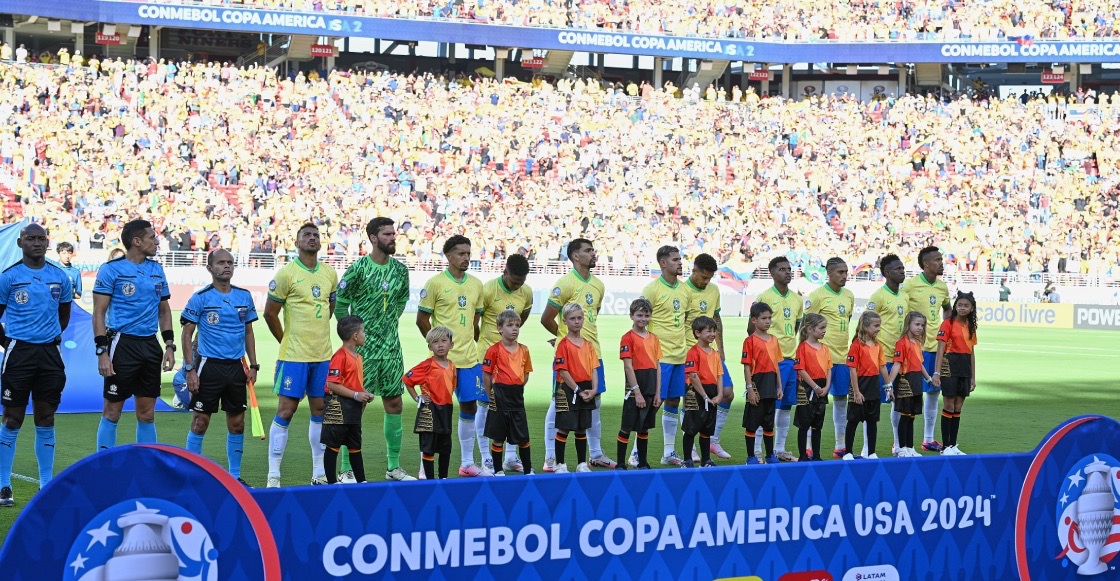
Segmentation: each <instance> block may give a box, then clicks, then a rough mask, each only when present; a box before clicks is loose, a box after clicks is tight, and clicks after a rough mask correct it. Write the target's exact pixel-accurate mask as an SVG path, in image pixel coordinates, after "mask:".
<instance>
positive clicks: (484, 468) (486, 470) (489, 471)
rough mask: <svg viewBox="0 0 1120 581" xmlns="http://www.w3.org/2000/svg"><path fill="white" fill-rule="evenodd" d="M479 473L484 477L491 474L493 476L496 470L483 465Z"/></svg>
mask: <svg viewBox="0 0 1120 581" xmlns="http://www.w3.org/2000/svg"><path fill="white" fill-rule="evenodd" d="M492 464H493V462H491V465H492ZM478 475H479V476H483V477H489V476H493V475H494V471H493V470H491V469H489V468H487V467H486V466H483V467H482V470H480V471H479V472H478Z"/></svg>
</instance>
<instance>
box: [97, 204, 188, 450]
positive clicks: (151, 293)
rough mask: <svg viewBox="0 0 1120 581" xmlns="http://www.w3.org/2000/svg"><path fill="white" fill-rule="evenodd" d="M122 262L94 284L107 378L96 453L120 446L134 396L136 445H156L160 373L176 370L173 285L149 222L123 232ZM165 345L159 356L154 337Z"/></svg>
mask: <svg viewBox="0 0 1120 581" xmlns="http://www.w3.org/2000/svg"><path fill="white" fill-rule="evenodd" d="M121 242H122V243H123V244H124V247H125V253H124V256H121V257H120V258H116V259H113V260H110V261H109V262H106V263H105V264H103V265H101V268H99V269H98V270H97V280H96V281H95V282H94V284H93V343H94V345H95V346H96V348H97V371H98V373H100V374H101V376H102V377H104V378H105V389H104V397H105V407H104V409H103V410H102V412H101V423H100V424H99V425H98V426H97V449H98V450H107V449H109V448H112V447H113V446H115V445H116V444H117V421H119V420H120V419H121V410H122V409H123V408H124V402H125V400H127V399H128V398H130V397H132V396H136V400H135V404H136V442H137V443H155V442H156V441H157V439H156V424H155V421H156V413H155V407H156V398H157V397H159V390H160V372H161V371H171V370H172V369H173V368H174V367H175V331H174V330H172V328H171V306H170V304H169V303H168V301H169V300H171V285H169V284H168V283H167V277H166V276H165V275H164V273H163V266H162V265H160V263H158V262H156V261H154V260H152V259H151V257H153V256H155V255H156V251H157V250H158V249H159V238H157V237H156V232H155V230H154V229H152V224H151V222H148V221H147V220H133V221H131V222H129V223H127V224H125V225H124V228H123V229H122V230H121ZM157 330H158V331H159V333H160V337H161V338H162V339H163V344H164V346H163V352H162V354H161V352H160V348H159V341H157V340H156V338H155V334H156V331H157Z"/></svg>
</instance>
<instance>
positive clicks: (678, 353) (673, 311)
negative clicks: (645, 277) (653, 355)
mask: <svg viewBox="0 0 1120 581" xmlns="http://www.w3.org/2000/svg"><path fill="white" fill-rule="evenodd" d="M642 296H643V297H645V299H646V300H648V301H649V302H650V304H652V305H653V316H651V317H650V318H649V331H650V332H651V333H653V334H654V335H657V338H658V339H659V340H660V341H661V353H662V357H661V362H662V363H669V364H672V365H684V360H685V357H686V356H687V355H688V346H687V345H688V340H687V339H686V337H688V336H690V335H692V329H691V328H690V327H689V326H688V325H686V324H685V317H686V315H687V314H688V308H689V307H688V301H689V296H690V291H689V290H688V285H687V284H684V283H682V282H681V281H680V279H678V280H677V282H676V284H674V285H673V286H669V283H668V282H666V281H665V278H664V277H660V276H659V277H657V280H655V281H653V282H651V283H649V284H647V285H646V288H644V289H642Z"/></svg>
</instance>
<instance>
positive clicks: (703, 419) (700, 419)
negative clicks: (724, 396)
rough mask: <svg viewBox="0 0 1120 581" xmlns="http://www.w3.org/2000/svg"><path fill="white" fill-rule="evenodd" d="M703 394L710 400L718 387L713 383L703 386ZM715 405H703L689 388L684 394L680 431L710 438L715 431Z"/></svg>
mask: <svg viewBox="0 0 1120 581" xmlns="http://www.w3.org/2000/svg"><path fill="white" fill-rule="evenodd" d="M703 388H704V393H705V394H707V396H708V399H711V398H713V397H715V396H716V394H718V393H719V387H717V386H716V385H715V384H714V383H713V384H708V385H704V386H703ZM718 407H719V406H717V405H715V404H705V402H704V400H703V399H701V398H700V396H699V395H697V394H696V390H695V389H692V387H691V386H690V387H689V388H688V391H687V392H685V394H684V421H682V422H681V431H683V432H684V433H686V434H703V435H705V436H711V435H712V434H713V433H715V431H716V409H718Z"/></svg>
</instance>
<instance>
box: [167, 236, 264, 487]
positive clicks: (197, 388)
mask: <svg viewBox="0 0 1120 581" xmlns="http://www.w3.org/2000/svg"><path fill="white" fill-rule="evenodd" d="M206 270H207V271H208V272H209V273H210V277H211V283H210V284H208V285H206V286H205V287H203V288H202V290H199V291H198V292H196V293H194V294H193V295H191V298H190V299H189V300H188V301H187V305H186V306H185V307H183V314H182V316H181V317H180V323H181V324H182V325H183V359H184V360H185V361H186V362H185V363H184V364H183V369H184V370H185V371H186V374H187V389H188V390H189V391H190V393H191V400H190V403H189V404H188V406H187V409H189V410H191V411H192V412H193V415H194V417H193V418H192V419H191V428H190V431H189V432H188V433H187V449H188V450H190V451H191V452H194V453H195V454H198V455H202V438H203V436H205V435H206V429H207V428H209V427H210V416H211V414H213V413H214V412H216V411H218V405H219V404H220V405H221V407H222V411H224V412H226V427H227V428H228V429H229V434H228V435H227V436H226V461H227V462H228V463H229V473H230V475H231V476H233V477H234V478H236V479H237V480H238V481H239V482H241V483H242V484H245V481H244V480H242V479H241V456H242V454H243V451H244V449H245V446H244V444H245V410H246V409H247V407H248V406H247V405H246V401H247V397H248V392H247V391H246V389H247V388H246V384H248V383H251V382H255V381H256V380H257V371H259V370H260V368H261V366H260V364H259V363H257V341H256V337H255V336H254V335H253V322H254V321H256V320H257V307H256V306H255V305H254V304H253V295H251V294H249V291H247V290H245V289H243V288H239V287H236V286H233V285H232V284H230V281H231V280H232V279H233V255H232V254H230V253H229V252H227V251H225V250H220V249H219V250H215V251H213V252H211V253H210V255H209V256H207V257H206ZM196 329H197V330H198V347H197V349H198V352H197V356H198V366H197V367H195V364H194V361H195V360H196V353H195V346H194V345H192V343H193V342H194V333H195V330H196ZM246 355H248V356H249V370H248V371H247V372H246V370H245V366H244V364H243V363H242V360H241V358H242V357H245V356H246Z"/></svg>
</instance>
